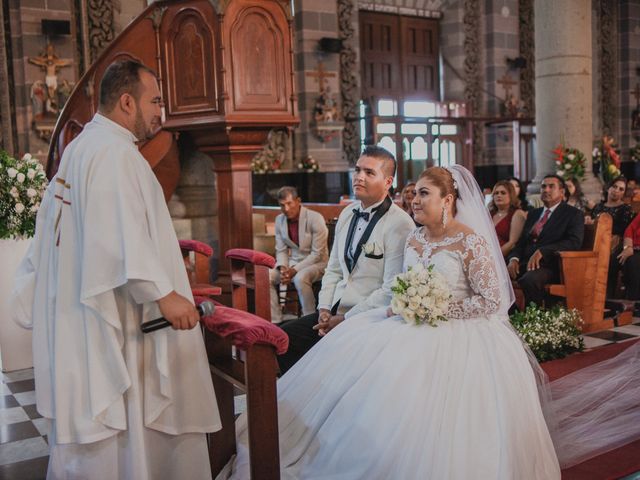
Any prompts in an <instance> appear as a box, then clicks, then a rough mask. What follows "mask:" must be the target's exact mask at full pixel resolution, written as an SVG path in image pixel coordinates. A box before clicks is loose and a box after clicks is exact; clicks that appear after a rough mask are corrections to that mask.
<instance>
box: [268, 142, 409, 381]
mask: <svg viewBox="0 0 640 480" xmlns="http://www.w3.org/2000/svg"><path fill="white" fill-rule="evenodd" d="M395 171H396V161H395V158H394V157H393V155H391V154H390V153H389V152H388V151H386V150H385V149H383V148H381V147H377V146H370V147H366V148H365V149H364V151H363V152H362V155H361V156H360V158H359V159H358V162H357V164H356V167H355V173H354V175H353V191H354V194H355V197H356V199H357V200H358V201H357V202H355V203H353V204H352V205H349V206H347V207H346V208H345V209H344V210H343V211H342V213H341V214H340V217H339V218H338V223H337V224H336V233H335V239H334V242H333V247H332V249H331V255H330V257H329V264H328V265H327V269H326V272H325V275H324V277H323V279H322V289H321V290H320V298H319V302H318V311H317V312H315V313H313V314H311V315H306V316H304V317H302V318H299V319H297V320H293V321H291V322H288V323H286V324H284V325H283V327H282V329H283V330H284V331H285V332H286V333H287V335H288V336H289V350H288V351H287V353H285V354H284V355H280V356H279V357H278V363H279V364H280V370H281V371H282V372H283V373H284V372H286V371H287V370H288V369H289V368H291V367H292V366H293V365H294V364H295V363H296V362H297V361H298V360H299V359H300V358H302V356H303V355H304V354H305V353H306V352H307V351H308V350H309V349H311V347H313V346H314V345H315V344H316V343H317V342H318V341H319V340H320V339H321V337H322V336H324V335H327V334H328V333H329V332H331V330H333V328H335V327H336V326H337V325H339V324H340V323H341V322H343V321H345V320H346V321H348V320H349V317H351V316H353V315H355V314H357V313H362V312H366V311H368V310H371V309H373V308H377V307H384V306H388V305H389V304H390V303H391V284H392V282H393V279H394V277H395V276H396V275H397V274H398V273H400V272H401V271H402V262H403V258H404V246H405V242H406V239H407V236H408V235H409V233H410V232H411V231H412V230H413V229H414V228H415V224H414V223H413V220H412V219H411V217H410V216H409V215H408V214H407V213H406V212H405V211H404V210H402V208H400V207H398V206H397V205H395V204H394V203H393V202H392V201H391V199H390V198H389V195H388V192H389V188H390V187H391V185H392V184H393V177H394V175H395ZM336 335H339V333H336ZM363 341H366V339H363Z"/></svg>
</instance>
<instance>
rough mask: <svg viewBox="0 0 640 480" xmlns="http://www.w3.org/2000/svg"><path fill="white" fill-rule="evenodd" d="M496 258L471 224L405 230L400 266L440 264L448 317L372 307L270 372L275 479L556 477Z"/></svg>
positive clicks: (243, 436)
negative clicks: (274, 396)
mask: <svg viewBox="0 0 640 480" xmlns="http://www.w3.org/2000/svg"><path fill="white" fill-rule="evenodd" d="M496 260H498V259H494V258H493V257H492V255H491V253H490V249H489V248H488V247H487V244H486V242H485V241H484V239H483V237H481V236H479V235H476V234H469V235H467V234H463V233H458V234H457V235H455V236H453V237H450V238H445V239H444V240H443V241H441V242H439V243H430V242H428V241H427V240H425V238H424V237H423V233H422V230H416V231H414V233H413V234H411V235H410V236H409V238H408V240H407V247H406V249H405V269H406V268H407V267H408V266H411V265H415V264H416V263H417V262H423V263H424V264H425V265H428V264H433V265H434V266H435V269H437V270H438V271H439V272H440V273H442V274H443V275H444V277H445V278H446V279H447V281H448V285H449V288H450V291H451V294H452V296H453V302H452V304H451V305H450V308H449V313H448V316H447V317H448V321H447V322H441V323H440V324H438V326H437V327H431V326H428V325H421V326H415V325H409V324H407V323H405V322H404V321H403V320H402V318H401V317H400V316H397V315H396V316H393V317H387V314H386V309H377V310H372V311H368V312H364V313H362V314H360V315H357V316H354V317H351V318H349V319H348V320H346V321H344V322H343V323H341V324H340V325H338V326H337V327H336V328H335V329H334V330H333V331H331V333H329V335H327V336H326V337H325V338H324V339H323V340H322V341H321V342H319V343H318V344H317V345H316V346H315V347H314V348H313V349H311V350H310V351H309V352H308V354H307V355H305V356H304V357H303V358H302V359H301V360H300V361H299V362H298V363H297V364H296V365H295V366H294V367H293V368H292V369H291V370H290V371H289V372H288V373H287V374H286V375H284V376H283V377H282V378H281V379H280V380H279V382H278V408H279V411H278V415H279V419H278V420H279V431H280V456H281V470H282V478H283V479H335V480H338V479H340V480H342V479H344V480H356V479H367V480H370V479H391V478H396V479H403V480H410V479H432V480H445V479H448V480H453V479H460V480H462V479H464V480H468V479H471V478H477V479H482V480H489V479H505V480H507V479H527V480H534V479H541V480H543V479H544V480H553V479H559V478H560V467H559V465H558V460H557V457H556V454H555V452H554V448H553V444H552V441H551V438H550V435H549V431H548V429H547V425H546V423H545V419H544V417H543V413H542V410H541V406H540V401H539V396H538V390H537V386H536V380H535V377H534V372H533V370H532V368H531V365H530V363H529V360H528V358H527V354H526V352H525V350H524V348H523V345H522V343H521V341H520V340H519V338H518V337H517V336H516V334H515V333H514V331H513V330H512V329H511V328H510V326H509V324H508V318H507V316H506V315H505V314H502V315H501V314H497V313H495V312H497V311H498V306H499V304H500V288H499V286H498V276H497V275H496V271H495V268H494V265H495V263H494V262H495V261H496ZM237 428H238V430H237V431H238V456H237V457H236V459H235V462H234V464H233V465H230V467H232V469H233V474H232V478H238V479H246V478H249V473H248V472H249V469H248V461H249V460H248V451H247V430H246V422H245V418H244V416H241V417H240V418H239V420H238V425H237ZM223 475H225V474H223ZM221 476H222V475H221Z"/></svg>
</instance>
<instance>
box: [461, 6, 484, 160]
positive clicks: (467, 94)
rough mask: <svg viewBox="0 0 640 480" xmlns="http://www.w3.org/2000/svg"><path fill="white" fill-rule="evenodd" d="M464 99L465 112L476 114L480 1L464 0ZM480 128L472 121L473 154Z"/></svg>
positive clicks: (478, 75) (476, 147)
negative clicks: (465, 104)
mask: <svg viewBox="0 0 640 480" xmlns="http://www.w3.org/2000/svg"><path fill="white" fill-rule="evenodd" d="M462 21H463V24H464V47H463V48H464V57H465V58H464V78H465V87H464V99H465V102H466V103H467V114H468V115H478V114H479V113H480V108H481V100H482V99H481V98H480V45H482V42H481V41H480V2H478V1H477V0H464V15H463V19H462ZM480 142H481V138H480V129H479V128H478V126H477V124H476V123H474V127H473V147H474V156H475V157H476V158H478V157H479V153H480V145H481V143H480Z"/></svg>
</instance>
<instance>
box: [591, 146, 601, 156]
mask: <svg viewBox="0 0 640 480" xmlns="http://www.w3.org/2000/svg"><path fill="white" fill-rule="evenodd" d="M599 153H600V150H598V147H596V148H594V149H593V152H591V155H592V156H594V157H597V156H598V154H599Z"/></svg>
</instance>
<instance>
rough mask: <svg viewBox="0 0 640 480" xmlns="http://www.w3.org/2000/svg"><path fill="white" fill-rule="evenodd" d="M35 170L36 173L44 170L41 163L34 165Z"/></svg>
mask: <svg viewBox="0 0 640 480" xmlns="http://www.w3.org/2000/svg"><path fill="white" fill-rule="evenodd" d="M36 170H38V171H41V170H44V167H43V166H42V164H41V163H38V164H37V165H36Z"/></svg>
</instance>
